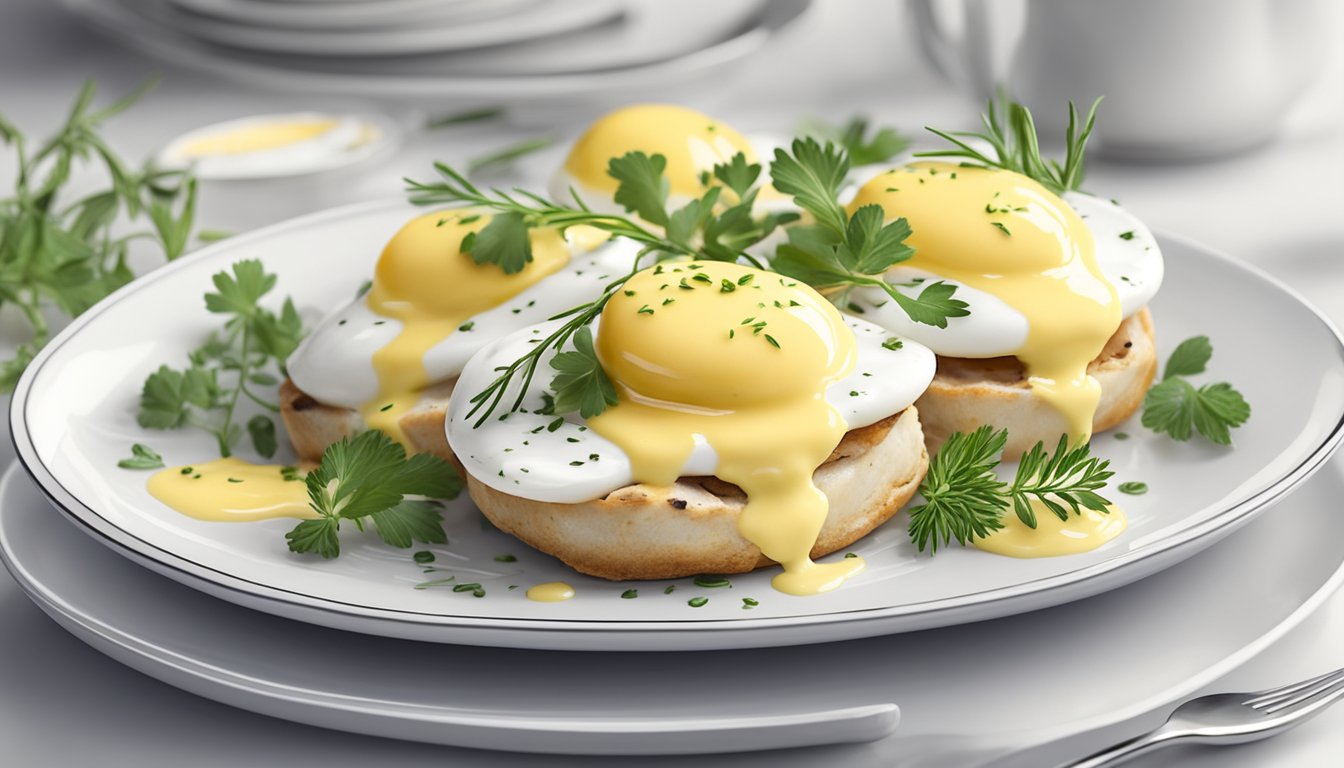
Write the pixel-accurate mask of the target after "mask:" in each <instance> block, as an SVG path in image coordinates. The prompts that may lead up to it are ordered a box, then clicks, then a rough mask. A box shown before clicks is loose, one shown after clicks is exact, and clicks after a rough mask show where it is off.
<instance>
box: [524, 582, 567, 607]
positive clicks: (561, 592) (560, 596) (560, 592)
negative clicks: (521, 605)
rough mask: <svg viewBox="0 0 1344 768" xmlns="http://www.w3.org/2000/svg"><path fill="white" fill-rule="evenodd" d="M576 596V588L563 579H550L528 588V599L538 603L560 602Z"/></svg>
mask: <svg viewBox="0 0 1344 768" xmlns="http://www.w3.org/2000/svg"><path fill="white" fill-rule="evenodd" d="M573 596H574V588H573V587H571V586H569V585H568V584H566V583H565V582H563V581H548V582H546V583H545V584H538V585H536V586H535V587H532V588H531V589H529V590H527V599H528V600H535V601H536V602H538V603H559V602H561V601H564V600H568V599H570V598H571V597H573Z"/></svg>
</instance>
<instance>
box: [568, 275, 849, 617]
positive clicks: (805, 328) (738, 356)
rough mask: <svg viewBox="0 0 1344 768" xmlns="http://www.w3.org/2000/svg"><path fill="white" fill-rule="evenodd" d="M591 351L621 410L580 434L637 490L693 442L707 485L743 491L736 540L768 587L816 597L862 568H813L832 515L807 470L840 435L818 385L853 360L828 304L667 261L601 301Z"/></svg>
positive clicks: (668, 473) (673, 472) (660, 481)
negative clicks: (759, 562)
mask: <svg viewBox="0 0 1344 768" xmlns="http://www.w3.org/2000/svg"><path fill="white" fill-rule="evenodd" d="M728 286H731V288H729V287H728ZM757 324H760V325H759V326H758V325H757ZM596 349H597V354H598V357H599V359H600V360H601V362H602V366H603V368H604V369H605V370H606V372H607V374H608V376H610V377H611V379H612V381H613V383H614V384H615V387H616V391H617V394H618V397H619V402H618V404H617V405H615V406H613V407H611V408H608V409H607V410H606V411H604V412H603V413H601V414H599V415H598V416H596V417H594V418H592V419H589V420H588V425H589V426H590V427H591V428H592V429H593V430H594V431H595V432H597V433H598V434H600V435H602V436H603V437H605V438H607V439H609V440H611V441H612V442H614V443H616V444H617V445H618V446H620V447H621V449H622V450H623V451H625V453H626V454H627V455H628V456H629V458H630V461H631V464H632V468H633V474H634V477H635V479H636V480H637V481H639V482H643V483H649V484H652V485H662V486H666V485H671V484H672V483H674V482H675V481H676V480H677V477H678V476H679V475H680V473H681V470H682V468H683V467H684V466H685V463H686V460H687V458H688V457H689V456H690V454H691V451H692V449H693V448H694V446H695V443H696V438H697V436H699V437H701V438H702V439H703V440H704V441H706V442H707V443H708V444H709V446H711V447H712V448H713V449H714V451H715V453H716V455H717V457H718V467H717V469H716V470H715V472H714V474H715V476H717V477H719V478H721V479H723V480H725V481H727V482H730V483H734V484H736V485H738V486H739V487H741V488H742V490H743V491H745V492H746V495H747V503H746V506H745V508H744V509H743V511H742V512H741V514H740V516H739V518H738V531H739V532H740V533H741V534H742V536H743V538H745V539H746V540H747V541H749V542H751V543H752V544H755V545H756V546H757V547H759V548H760V550H761V552H762V553H764V554H765V556H766V557H768V558H770V559H771V560H774V561H775V562H777V563H780V564H781V565H782V566H783V569H784V570H783V572H782V573H780V574H779V575H777V576H776V577H775V579H774V582H773V583H774V586H775V588H776V589H779V590H780V591H781V592H786V593H789V594H795V595H808V594H816V593H818V592H825V591H827V590H830V589H834V588H835V587H837V586H839V585H840V584H841V583H842V582H843V581H844V580H845V579H846V578H848V577H849V576H851V575H853V574H854V573H857V572H858V571H859V570H861V569H862V568H863V566H864V563H863V560H862V559H861V558H850V559H847V560H843V561H841V562H837V563H828V564H819V563H814V562H813V561H812V560H811V558H810V552H811V549H812V546H813V545H814V544H815V543H816V540H817V535H818V533H819V532H820V531H821V527H822V523H823V522H824V521H825V520H826V515H827V512H828V509H829V505H828V501H827V498H826V496H825V495H824V494H823V493H822V492H821V491H820V490H818V489H817V487H816V486H815V485H814V484H813V482H812V473H813V472H814V471H815V470H816V469H817V467H819V466H821V464H822V463H823V462H824V461H825V460H826V458H827V457H828V456H829V455H830V453H831V451H832V450H833V449H834V448H835V446H836V445H837V444H838V443H839V442H840V439H841V438H842V437H843V436H844V434H845V432H846V431H847V429H848V427H847V425H846V424H845V421H844V419H843V418H842V417H841V415H840V414H839V412H837V411H836V410H835V408H833V407H832V406H831V405H830V404H829V403H827V402H826V399H825V392H826V387H827V385H829V384H830V383H831V382H833V381H836V380H838V379H840V378H842V377H843V376H845V375H846V374H847V373H848V372H849V371H850V369H851V368H852V367H853V366H854V362H855V355H856V352H855V344H854V336H853V332H852V331H851V330H850V329H849V328H848V327H847V326H846V325H845V324H844V320H843V319H842V318H841V316H840V314H839V312H837V311H836V310H835V308H834V307H833V306H831V304H830V303H829V302H828V301H826V299H824V298H823V297H821V296H820V295H819V294H817V293H816V292H815V291H812V290H811V289H808V288H805V287H802V286H797V285H796V284H794V283H793V282H792V281H790V280H786V279H784V278H781V277H780V276H779V275H776V274H773V273H768V272H761V271H758V270H754V269H749V268H746V267H741V266H737V265H734V264H725V263H715V262H705V263H696V264H690V263H666V264H663V265H662V266H661V267H658V268H655V269H651V270H645V271H643V272H641V273H639V274H637V275H635V276H634V277H633V278H631V279H630V281H629V282H627V283H626V286H625V291H624V292H623V293H621V294H618V295H617V296H615V297H613V298H612V300H611V301H610V302H609V303H608V304H607V307H606V309H605V310H604V311H603V313H602V319H601V325H600V328H599V333H598V337H597V345H596Z"/></svg>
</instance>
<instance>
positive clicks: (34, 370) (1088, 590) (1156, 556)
mask: <svg viewBox="0 0 1344 768" xmlns="http://www.w3.org/2000/svg"><path fill="white" fill-rule="evenodd" d="M393 205H396V206H402V207H404V206H405V202H404V201H403V200H401V199H400V198H397V199H395V200H383V201H374V202H368V203H358V204H355V205H350V206H343V207H340V208H335V209H330V210H327V211H320V212H317V213H313V214H309V215H307V216H301V217H298V218H296V219H291V220H289V221H286V222H282V223H280V224H276V225H273V226H270V227H265V228H263V229H259V230H257V231H255V232H252V233H248V234H245V235H240V236H237V237H234V238H230V239H229V240H227V241H224V242H221V243H218V244H214V245H211V246H207V247H205V248H202V249H201V250H199V251H196V252H195V253H193V254H191V255H190V256H186V257H183V258H181V259H178V260H177V261H175V262H173V263H171V264H168V265H165V266H163V267H161V268H159V269H157V270H155V271H154V272H151V273H150V274H148V275H146V276H144V277H142V278H140V279H138V280H136V281H134V282H132V283H130V284H128V285H126V286H123V287H122V288H121V289H119V290H117V291H116V292H114V293H113V294H112V295H110V296H108V297H107V298H105V299H104V300H103V301H101V302H99V303H98V304H97V305H95V306H94V307H93V308H91V309H90V310H89V311H87V312H85V313H84V314H83V315H81V316H80V317H79V318H77V319H75V320H74V322H72V323H71V324H70V325H69V326H67V327H66V328H65V329H64V330H63V331H61V332H60V333H59V334H58V335H57V336H56V337H55V338H53V339H52V340H51V341H50V342H49V343H48V344H47V345H46V346H45V347H44V348H43V349H42V350H41V351H40V352H39V353H38V355H37V356H36V357H35V358H34V359H33V361H32V362H31V363H30V364H29V365H28V368H27V370H26V371H25V372H24V374H23V376H22V378H21V379H20V381H19V383H18V385H17V386H16V387H15V389H14V392H13V397H12V401H11V404H10V431H11V436H12V439H13V441H14V444H15V447H16V449H17V450H16V453H17V457H18V460H19V462H20V464H21V465H22V466H23V467H24V468H25V469H26V470H27V472H28V474H29V475H30V476H31V477H32V478H33V480H34V482H35V483H36V484H37V486H38V487H39V488H40V489H41V491H42V493H43V494H44V495H46V496H47V497H48V499H49V500H50V501H51V502H52V503H53V504H54V505H55V506H56V507H57V508H58V509H60V510H61V511H62V512H63V513H64V514H66V515H67V516H68V517H69V518H70V519H72V520H74V521H75V522H76V523H77V524H79V526H80V527H81V529H83V530H85V531H86V532H87V533H89V534H90V535H93V536H94V537H95V538H97V539H98V540H99V541H101V542H103V543H104V544H107V545H109V546H112V547H113V548H114V549H116V550H117V551H118V552H121V553H122V554H125V555H129V556H131V557H132V559H134V560H136V561H137V562H140V563H141V564H142V565H146V566H148V567H151V568H153V569H155V570H158V571H160V572H161V573H164V574H166V575H168V576H170V577H171V578H174V579H176V580H179V581H182V582H183V583H186V584H188V585H190V586H193V587H196V588H198V589H201V588H204V590H205V591H207V592H209V593H211V594H215V595H217V596H220V597H223V598H224V599H228V600H232V601H234V602H240V601H241V602H243V603H244V604H248V605H251V606H252V607H255V608H258V609H260V610H263V611H268V612H271V613H281V614H282V615H289V614H287V613H285V611H286V610H288V608H289V607H292V608H296V609H298V610H299V611H300V612H301V613H303V614H304V616H305V617H306V618H304V619H303V620H307V621H314V622H315V623H327V624H328V625H330V626H340V627H343V628H349V629H356V630H357V631H365V632H369V633H371V634H392V635H394V636H400V637H412V638H415V639H431V640H432V639H435V638H434V637H433V635H432V631H433V630H435V629H438V630H440V631H444V630H449V629H451V630H459V631H462V632H464V633H468V634H470V633H471V630H485V631H486V633H487V634H488V633H490V632H495V633H499V632H517V631H520V630H521V631H526V630H543V631H544V632H546V633H549V634H556V633H560V634H568V633H583V634H595V633H600V632H609V633H613V634H615V633H619V634H625V635H628V634H646V633H664V634H668V633H676V634H681V635H682V636H685V635H686V634H694V635H706V634H713V633H716V632H725V633H752V634H756V635H760V634H761V632H760V631H762V630H764V631H770V632H774V633H779V632H781V631H782V630H785V629H794V630H799V629H802V628H806V627H809V626H813V625H817V624H826V625H830V624H842V625H847V626H856V625H860V624H863V623H864V622H874V621H876V622H882V621H895V620H899V619H902V618H905V619H907V620H909V617H910V616H911V615H912V614H918V615H920V616H925V617H939V619H940V620H938V621H935V622H932V623H927V624H923V625H919V622H914V621H910V623H911V624H912V626H909V627H906V628H905V629H904V630H896V631H907V630H912V629H920V628H924V627H925V626H936V625H947V624H953V623H960V622H962V621H971V620H975V619H977V618H987V617H989V616H993V615H1002V614H1001V613H996V612H994V611H993V610H992V606H994V605H995V604H1002V603H1004V602H1005V601H1014V602H1022V601H1029V599H1030V598H1031V597H1032V596H1038V597H1039V596H1044V595H1048V594H1057V593H1060V592H1061V591H1063V593H1064V594H1066V595H1071V597H1065V598H1064V599H1061V600H1055V601H1054V602H1052V603H1050V604H1056V603H1059V602H1066V601H1067V600H1070V599H1077V598H1080V597H1085V596H1088V595H1091V594H1096V593H1097V592H1100V591H1103V590H1104V589H1107V588H1110V587H1112V586H1118V585H1120V584H1123V583H1126V582H1127V580H1125V579H1123V578H1121V577H1120V576H1117V575H1116V574H1121V575H1124V569H1126V568H1128V567H1129V566H1131V565H1134V564H1136V563H1139V562H1141V561H1144V560H1150V559H1152V560H1154V561H1156V562H1163V560H1162V559H1163V558H1166V559H1167V564H1170V563H1171V562H1175V560H1173V559H1172V558H1174V557H1176V556H1178V555H1179V554H1180V553H1181V552H1182V551H1186V550H1191V551H1197V550H1198V549H1199V548H1202V547H1203V546H1207V545H1208V544H1211V543H1213V542H1214V541H1216V540H1217V539H1219V538H1221V537H1222V536H1224V535H1226V534H1227V533H1230V532H1231V531H1233V530H1235V529H1236V528H1238V527H1240V526H1241V525H1243V524H1245V523H1246V522H1248V521H1249V520H1250V519H1252V518H1253V517H1254V516H1255V514H1256V513H1258V512H1260V511H1261V510H1263V509H1266V508H1268V507H1269V506H1271V505H1272V504H1273V503H1274V502H1275V501H1276V500H1277V499H1279V498H1281V497H1282V496H1283V495H1285V494H1287V493H1289V492H1290V491H1292V490H1293V489H1294V488H1296V487H1297V486H1298V485H1300V484H1301V483H1302V482H1303V481H1304V480H1306V479H1307V478H1308V477H1310V476H1311V475H1312V474H1313V473H1315V472H1316V471H1317V470H1318V469H1319V468H1320V467H1321V465H1322V464H1323V463H1324V462H1325V460H1326V459H1328V458H1329V457H1330V455H1332V454H1333V453H1334V451H1335V450H1336V449H1338V447H1339V445H1340V443H1341V441H1344V414H1341V415H1340V416H1339V417H1337V421H1336V423H1335V424H1334V425H1333V426H1332V427H1331V429H1330V432H1329V434H1328V435H1327V436H1326V437H1325V439H1324V440H1323V441H1322V442H1321V443H1320V444H1319V445H1318V446H1316V448H1315V449H1314V450H1313V451H1312V452H1311V453H1310V454H1308V455H1307V456H1306V457H1305V458H1304V459H1303V461H1302V463H1301V464H1299V465H1298V466H1297V467H1295V468H1294V469H1292V470H1291V471H1289V472H1287V473H1286V474H1285V475H1284V476H1283V477H1281V478H1280V479H1279V480H1277V481H1276V482H1272V483H1271V484H1270V485H1268V486H1267V487H1265V488H1263V489H1261V490H1260V491H1259V492H1257V493H1256V494H1254V495H1252V496H1250V497H1248V498H1246V499H1244V500H1242V501H1240V502H1238V503H1236V504H1234V505H1232V506H1230V507H1228V508H1227V509H1225V510H1223V511H1222V512H1219V513H1216V514H1214V515H1212V516H1210V517H1209V518H1208V519H1206V520H1204V521H1202V522H1200V523H1198V524H1196V525H1193V526H1191V527H1189V528H1186V529H1184V530H1182V531H1179V532H1177V533H1175V534H1172V535H1170V536H1167V537H1164V538H1163V539H1161V540H1158V541H1155V542H1152V543H1150V544H1148V545H1146V546H1144V547H1142V548H1138V549H1131V550H1129V551H1127V552H1125V553H1123V554H1119V555H1117V556H1115V557H1113V558H1109V559H1107V560H1105V561H1103V562H1100V563H1096V564H1093V565H1091V566H1087V567H1084V568H1081V569H1079V570H1077V571H1073V572H1070V573H1068V574H1058V575H1055V576H1048V577H1045V578H1042V579H1036V580H1033V581H1027V582H1022V583H1019V584H1016V585H1013V586H1010V587H1003V588H999V589H994V590H987V591H982V592H979V593H974V594H971V595H962V596H959V597H956V598H942V599H940V600H935V601H929V602H924V603H910V604H904V605H900V606H891V607H885V608H867V609H855V610H849V611H843V612H837V613H824V614H812V615H803V616H787V617H772V618H760V619H747V618H741V619H699V620H694V621H644V620H612V619H537V618H528V619H524V618H509V617H488V618H481V617H473V616H458V615H453V614H448V613H425V612H415V611H404V610H398V609H386V608H371V607H368V606H360V605H353V604H350V603H344V602H340V601H335V600H328V599H325V598H318V597H313V596H311V595H305V594H302V593H298V592H294V591H292V590H288V589H284V588H281V587H276V586H271V585H266V584H258V583H256V582H252V581H250V580H247V579H244V578H241V577H238V576H234V575H232V574H228V573H223V572H220V571H217V570H215V569H213V568H210V567H208V566H203V565H200V564H198V563H195V562H192V561H189V560H186V559H185V558H182V557H180V556H178V555H176V554H174V553H172V552H168V551H165V550H162V549H160V548H159V547H157V546H155V545H153V544H149V543H148V542H144V541H141V540H139V539H137V538H136V537H134V536H132V535H130V534H127V533H126V532H125V531H122V530H121V529H119V528H117V527H116V526H115V525H113V524H111V523H108V522H107V521H106V520H104V519H103V518H102V517H101V516H100V515H99V514H98V513H97V512H96V511H95V510H93V509H92V508H90V507H88V506H85V505H84V504H82V503H81V502H80V501H79V500H78V499H76V498H75V497H74V495H73V494H71V493H70V492H69V491H67V490H66V489H65V488H64V487H63V486H61V484H60V483H59V481H58V480H57V479H56V478H55V477H54V476H53V475H52V474H51V473H50V472H49V471H48V470H47V469H46V467H45V466H44V465H43V463H42V461H41V460H40V459H39V457H38V456H37V453H36V447H35V445H34V443H33V440H32V438H31V436H30V435H29V433H28V420H27V415H26V413H25V405H26V404H27V401H28V396H29V394H30V392H31V389H32V385H33V381H34V380H35V379H36V377H37V374H38V372H39V371H40V370H41V369H42V367H43V366H44V365H45V364H46V363H47V361H48V360H49V359H50V358H51V357H52V356H53V355H54V354H55V352H56V351H57V350H58V349H59V348H60V347H61V346H62V345H64V344H65V343H66V342H67V340H68V339H69V338H70V337H72V336H73V335H74V334H77V333H78V332H79V331H80V329H81V328H83V327H84V326H85V325H88V324H89V323H90V322H92V321H93V320H94V319H95V318H96V317H98V316H99V315H100V314H101V313H102V312H103V311H105V310H106V309H107V308H108V307H110V306H112V305H114V304H116V303H118V302H121V301H123V300H125V299H126V298H128V297H129V296H131V295H132V294H134V293H136V292H137V291H138V290H139V288H140V286H144V285H148V284H150V283H151V282H157V281H160V280H164V279H168V278H171V277H172V275H174V274H175V273H176V272H177V271H178V270H179V269H182V268H185V267H186V266H188V265H190V264H191V263H193V262H194V261H195V260H196V259H199V258H202V257H204V256H207V255H209V254H212V253H213V252H215V251H216V250H223V249H230V250H231V249H233V248H235V247H238V246H246V245H247V244H249V243H252V242H255V241H260V240H264V239H266V238H269V237H271V236H273V235H275V234H279V233H282V232H285V231H288V230H290V229H299V228H304V227H308V226H311V225H314V224H319V223H321V222H323V221H326V220H328V219H335V218H340V217H346V216H354V215H358V214H359V213H361V212H368V211H376V210H381V209H382V208H385V207H391V206H393ZM1159 237H1160V238H1161V239H1163V240H1167V241H1170V242H1174V243H1178V244H1181V245H1184V246H1186V247H1189V248H1193V249H1197V250H1199V251H1201V252H1202V253H1204V254H1206V255H1208V256H1209V257H1211V258H1214V259H1215V260H1217V261H1219V262H1221V263H1223V264H1224V265H1226V266H1227V267H1228V268H1230V269H1234V270H1240V271H1242V272H1244V273H1246V274H1248V275H1249V276H1251V277H1253V278H1256V279H1258V280H1260V281H1262V282H1265V283H1267V284H1269V285H1270V286H1273V287H1275V288H1277V289H1278V290H1280V291H1282V292H1283V293H1284V294H1286V295H1287V296H1288V297H1289V298H1291V299H1293V300H1295V301H1297V302H1298V303H1300V304H1301V305H1302V307H1303V308H1305V309H1306V310H1307V311H1308V312H1309V313H1310V314H1311V315H1312V316H1314V317H1315V318H1316V320H1317V321H1318V322H1319V323H1320V324H1321V325H1322V327H1324V328H1325V329H1326V330H1327V331H1328V332H1329V333H1330V334H1331V336H1332V337H1333V339H1334V342H1335V345H1336V353H1337V354H1338V355H1339V356H1340V358H1341V360H1344V336H1341V334H1340V332H1339V329H1338V328H1337V327H1336V326H1335V325H1334V323H1332V322H1331V321H1330V320H1329V319H1328V318H1327V317H1326V316H1325V315H1323V314H1322V313H1321V312H1320V310H1318V309H1317V308H1316V307H1315V306H1313V305H1312V304H1311V303H1310V302H1308V301H1307V300H1306V299H1304V298H1303V297H1302V296H1301V295H1300V294H1298V293H1297V292H1296V291H1295V290H1293V289H1292V288H1290V287H1289V286H1287V285H1285V284H1284V283H1282V282H1281V281H1279V280H1278V279H1277V278H1274V277H1273V276H1271V275H1268V274H1266V273H1265V272H1263V271H1262V270H1260V269H1258V268H1256V267H1254V266H1252V265H1249V264H1246V263H1243V262H1240V261H1238V260H1236V259H1234V258H1232V257H1230V256H1227V255H1225V254H1222V253H1220V252H1218V251H1216V250H1214V249H1211V248H1207V247H1205V246H1201V245H1199V244H1197V243H1193V242H1191V241H1189V240H1185V239H1182V238H1175V237H1168V236H1166V235H1159ZM1132 570H1137V569H1132ZM1138 577H1139V576H1138V575H1137V574H1136V575H1134V576H1133V578H1138ZM1108 580H1109V582H1114V583H1108ZM1130 580H1132V579H1130ZM1042 605H1044V603H1042V604H1041V605H1038V606H1036V607H1042ZM963 614H964V615H963ZM948 616H951V617H952V618H951V620H945V619H946V617H948ZM352 622H354V623H355V624H353V625H352ZM688 628H693V629H688ZM427 630H428V631H429V634H426V631H427ZM408 632H411V634H407V633H408ZM884 633H885V632H883V631H881V630H879V631H877V632H874V633H873V634H884ZM440 642H466V643H471V642H473V641H472V640H470V639H464V638H462V637H454V638H451V639H449V638H444V639H441V640H440ZM783 642H785V640H784V638H783V636H782V635H776V637H775V638H774V639H773V640H772V641H770V643H769V644H782V643H783ZM802 642H808V641H802ZM812 642H815V641H812Z"/></svg>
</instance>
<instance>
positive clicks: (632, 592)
mask: <svg viewBox="0 0 1344 768" xmlns="http://www.w3.org/2000/svg"><path fill="white" fill-rule="evenodd" d="M636 597H639V590H638V589H627V590H625V591H624V592H622V593H621V599H622V600H634V599H635V598H636Z"/></svg>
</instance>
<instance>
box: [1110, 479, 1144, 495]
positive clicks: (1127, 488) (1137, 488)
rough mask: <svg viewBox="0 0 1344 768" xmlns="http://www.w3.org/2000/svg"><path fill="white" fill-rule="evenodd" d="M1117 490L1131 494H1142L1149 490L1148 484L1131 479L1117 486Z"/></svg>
mask: <svg viewBox="0 0 1344 768" xmlns="http://www.w3.org/2000/svg"><path fill="white" fill-rule="evenodd" d="M1116 490H1117V491H1119V492H1121V493H1127V494H1129V495H1131V496H1142V495H1143V494H1145V493H1147V492H1148V484H1147V483H1140V482H1137V481H1134V480H1131V481H1129V482H1127V483H1121V484H1120V485H1118V486H1116Z"/></svg>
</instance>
